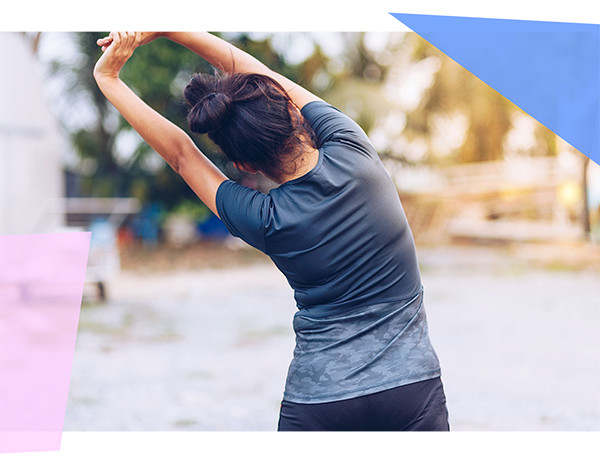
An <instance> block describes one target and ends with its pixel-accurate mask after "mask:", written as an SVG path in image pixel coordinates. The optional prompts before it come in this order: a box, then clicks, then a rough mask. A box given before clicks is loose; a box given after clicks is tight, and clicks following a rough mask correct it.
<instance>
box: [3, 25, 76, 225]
mask: <svg viewBox="0 0 600 460" xmlns="http://www.w3.org/2000/svg"><path fill="white" fill-rule="evenodd" d="M0 62H2V66H0V235H9V234H31V233H47V232H52V231H54V230H55V229H57V228H59V227H61V226H62V225H63V224H64V217H63V210H62V207H63V206H64V204H63V203H62V201H61V198H62V197H63V196H64V191H63V189H64V185H63V182H64V181H63V172H62V166H61V152H62V150H63V148H64V147H65V145H66V143H65V142H66V139H65V137H64V136H63V134H62V132H61V129H60V127H59V125H58V123H57V121H56V120H55V118H54V117H53V116H52V114H51V112H50V110H49V108H48V105H47V103H46V100H45V99H44V95H43V92H42V81H41V77H40V75H39V74H38V72H37V69H36V65H35V57H34V55H33V52H32V50H31V47H30V45H29V43H28V41H27V40H26V38H25V36H24V35H23V34H21V33H16V32H2V33H0Z"/></svg>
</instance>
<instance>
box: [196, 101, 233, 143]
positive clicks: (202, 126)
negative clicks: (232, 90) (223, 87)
mask: <svg viewBox="0 0 600 460" xmlns="http://www.w3.org/2000/svg"><path fill="white" fill-rule="evenodd" d="M230 107H231V98H230V97H229V96H227V94H223V93H210V94H207V95H206V96H205V97H204V98H202V99H201V100H200V101H198V103H197V104H196V105H195V106H194V107H192V110H190V112H189V114H188V122H189V123H190V129H191V130H192V131H193V132H195V133H200V134H204V133H208V132H210V131H212V130H213V129H215V128H217V127H218V126H219V125H220V124H221V123H223V121H224V120H225V119H226V118H227V116H228V114H229V108H230Z"/></svg>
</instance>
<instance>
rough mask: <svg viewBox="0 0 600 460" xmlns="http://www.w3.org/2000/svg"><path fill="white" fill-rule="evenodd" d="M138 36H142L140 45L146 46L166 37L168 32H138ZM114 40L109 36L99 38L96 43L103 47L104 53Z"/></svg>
mask: <svg viewBox="0 0 600 460" xmlns="http://www.w3.org/2000/svg"><path fill="white" fill-rule="evenodd" d="M138 34H139V35H140V36H141V38H142V41H141V43H140V45H145V44H147V43H150V42H151V41H152V40H155V39H157V38H159V37H164V36H165V34H166V32H138ZM112 41H113V38H112V37H111V36H110V35H109V36H107V37H104V38H99V39H98V40H97V41H96V44H97V45H98V46H101V47H102V51H106V48H108V46H109V45H110V44H111V43H112Z"/></svg>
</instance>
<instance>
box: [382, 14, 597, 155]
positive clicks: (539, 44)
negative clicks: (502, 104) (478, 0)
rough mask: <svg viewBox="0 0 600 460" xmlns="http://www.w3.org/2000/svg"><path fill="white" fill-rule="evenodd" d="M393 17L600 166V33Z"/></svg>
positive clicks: (589, 27) (590, 27) (590, 28)
mask: <svg viewBox="0 0 600 460" xmlns="http://www.w3.org/2000/svg"><path fill="white" fill-rule="evenodd" d="M391 14H392V16H394V17H395V18H396V19H398V20H399V21H400V22H402V23H403V24H404V25H406V26H407V27H409V28H410V29H412V30H413V31H414V32H416V33H417V34H418V35H420V36H421V37H423V38H424V39H425V40H427V41H428V42H429V43H431V44H432V45H433V46H435V47H436V48H438V49H439V50H440V51H442V52H443V53H445V54H447V55H448V56H449V57H450V58H452V59H454V60H455V61H456V62H458V63H459V64H460V65H462V66H463V67H464V68H465V69H467V70H468V71H470V72H471V73H472V74H474V75H475V76H477V77H478V78H480V79H481V80H482V81H484V82H485V83H487V84H488V85H489V86H491V87H492V88H494V89H495V90H496V91H498V92H499V93H500V94H502V95H503V96H504V97H506V98H507V99H509V100H510V101H511V102H513V103H514V104H516V105H517V106H518V107H520V108H521V109H523V110H524V111H525V112H527V113H528V114H530V115H531V116H532V117H534V118H535V119H536V120H538V121H539V122H540V123H542V124H543V125H545V126H546V127H547V128H549V129H550V130H552V131H553V132H555V133H556V134H557V135H558V136H560V137H561V138H563V139H564V140H565V141H567V142H568V143H569V144H571V145H572V146H573V147H575V148H576V149H577V150H579V151H580V152H581V153H583V154H584V155H586V156H588V157H589V158H590V159H592V160H593V161H595V162H596V163H598V164H600V25H597V24H573V23H559V22H538V21H522V20H508V19H486V18H464V17H451V16H429V15H416V14H398V13H391Z"/></svg>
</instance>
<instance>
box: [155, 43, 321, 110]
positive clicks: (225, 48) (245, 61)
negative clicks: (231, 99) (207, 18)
mask: <svg viewBox="0 0 600 460" xmlns="http://www.w3.org/2000/svg"><path fill="white" fill-rule="evenodd" d="M161 35H162V36H164V37H167V38H168V39H170V40H172V41H174V42H176V43H179V44H181V45H183V46H185V47H187V48H189V49H190V50H192V51H193V52H195V53H196V54H198V55H199V56H201V57H203V58H204V59H206V60H207V61H208V62H210V63H211V64H212V65H213V66H215V67H217V68H218V69H220V70H223V71H225V72H228V73H231V72H233V71H235V72H241V73H259V74H263V75H267V76H269V77H271V78H273V79H274V80H276V81H277V82H278V83H279V84H280V85H281V86H282V87H283V88H284V89H285V90H286V91H287V93H288V94H289V95H290V97H291V98H292V101H294V103H295V104H296V105H297V106H298V108H300V109H301V108H302V107H304V106H305V105H306V104H308V103H309V102H312V101H320V100H321V98H319V97H317V96H315V95H314V94H312V93H311V92H310V91H308V90H306V89H305V88H303V87H302V86H300V85H298V84H296V83H294V82H292V81H291V80H289V79H288V78H286V77H284V76H283V75H280V74H278V73H277V72H274V71H272V70H271V69H269V68H268V67H267V66H266V65H264V64H263V63H262V62H260V61H259V60H258V59H256V58H254V57H253V56H251V55H249V54H248V53H246V52H244V51H242V50H240V49H239V48H236V47H235V46H233V45H232V44H231V43H228V42H226V41H225V40H222V39H220V38H219V37H217V36H215V35H212V34H209V33H208V32H163V33H161Z"/></svg>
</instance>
